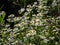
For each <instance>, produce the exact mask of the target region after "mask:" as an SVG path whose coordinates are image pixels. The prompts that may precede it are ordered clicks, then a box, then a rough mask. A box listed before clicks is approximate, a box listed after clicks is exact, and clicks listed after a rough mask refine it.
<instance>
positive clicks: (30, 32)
mask: <svg viewBox="0 0 60 45" xmlns="http://www.w3.org/2000/svg"><path fill="white" fill-rule="evenodd" d="M34 35H36V31H35V30H29V31H28V33H27V34H26V36H27V37H29V36H34Z"/></svg>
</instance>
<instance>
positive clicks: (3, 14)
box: [0, 11, 6, 25]
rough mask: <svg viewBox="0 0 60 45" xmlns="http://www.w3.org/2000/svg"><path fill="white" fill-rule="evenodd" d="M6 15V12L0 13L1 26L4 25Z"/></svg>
mask: <svg viewBox="0 0 60 45" xmlns="http://www.w3.org/2000/svg"><path fill="white" fill-rule="evenodd" d="M5 15H6V13H5V12H4V11H2V12H1V13H0V25H1V24H3V22H4V18H5Z"/></svg>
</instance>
